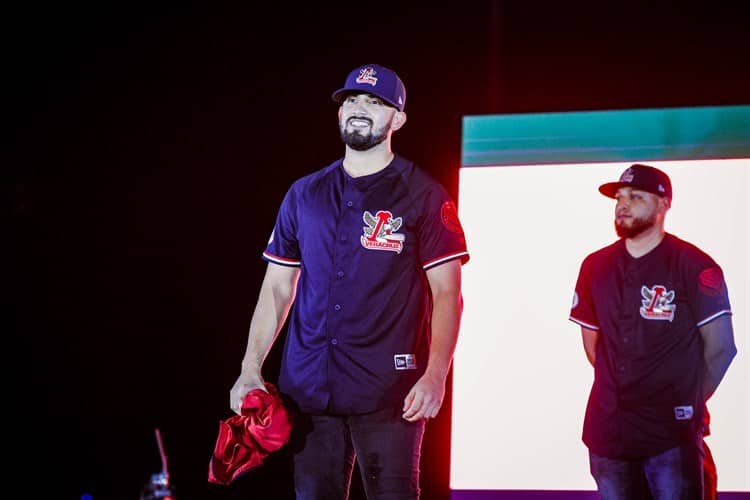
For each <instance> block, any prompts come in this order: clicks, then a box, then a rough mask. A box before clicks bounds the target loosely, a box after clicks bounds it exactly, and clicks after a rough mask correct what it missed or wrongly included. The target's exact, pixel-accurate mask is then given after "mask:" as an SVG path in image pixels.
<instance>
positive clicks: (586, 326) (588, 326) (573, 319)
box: [568, 316, 599, 330]
mask: <svg viewBox="0 0 750 500" xmlns="http://www.w3.org/2000/svg"><path fill="white" fill-rule="evenodd" d="M568 319H569V320H570V321H572V322H573V323H578V324H579V325H581V326H582V327H584V328H588V329H589V330H598V329H599V327H598V326H594V325H589V324H588V323H584V322H583V321H581V320H579V319H576V318H574V317H573V316H570V317H568Z"/></svg>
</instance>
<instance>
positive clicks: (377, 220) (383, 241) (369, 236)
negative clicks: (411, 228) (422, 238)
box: [359, 210, 406, 253]
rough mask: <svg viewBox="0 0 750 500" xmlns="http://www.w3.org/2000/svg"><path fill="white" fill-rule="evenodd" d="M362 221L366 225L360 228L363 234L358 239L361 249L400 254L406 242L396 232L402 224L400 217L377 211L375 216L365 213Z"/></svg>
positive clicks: (404, 238)
mask: <svg viewBox="0 0 750 500" xmlns="http://www.w3.org/2000/svg"><path fill="white" fill-rule="evenodd" d="M362 220H363V221H364V222H365V224H367V225H366V226H365V227H363V228H362V230H363V232H364V234H363V235H362V236H361V237H360V239H359V240H360V242H361V243H362V246H363V247H365V248H366V249H368V250H387V251H390V252H396V253H401V250H403V249H404V240H406V236H405V235H403V234H401V233H397V232H396V231H398V230H399V229H400V228H401V225H402V224H403V221H402V219H401V217H393V214H392V213H391V212H390V211H388V210H378V211H377V212H376V213H375V215H372V214H371V213H370V212H368V211H365V213H364V214H362Z"/></svg>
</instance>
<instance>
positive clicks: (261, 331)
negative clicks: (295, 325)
mask: <svg viewBox="0 0 750 500" xmlns="http://www.w3.org/2000/svg"><path fill="white" fill-rule="evenodd" d="M277 271H278V270H277ZM276 274H279V273H278V272H277V273H276ZM283 274H289V273H283ZM275 278H278V276H274V271H273V270H270V269H269V273H268V274H267V276H266V278H265V279H264V281H263V285H262V286H261V291H260V295H259V297H258V303H257V304H256V306H255V311H254V313H253V317H252V320H251V321H250V331H249V333H248V340H247V347H246V349H245V355H244V356H243V358H242V371H243V372H246V371H248V372H255V373H259V372H260V369H261V367H262V366H263V361H264V360H265V359H266V356H267V355H268V352H269V351H270V350H271V346H272V345H273V343H274V341H275V340H276V338H277V337H278V335H279V332H280V331H281V328H282V327H283V326H284V322H285V321H286V317H287V315H288V313H289V309H290V307H291V305H292V302H293V301H294V292H295V288H296V282H297V273H296V272H294V273H293V275H292V276H290V277H285V279H275Z"/></svg>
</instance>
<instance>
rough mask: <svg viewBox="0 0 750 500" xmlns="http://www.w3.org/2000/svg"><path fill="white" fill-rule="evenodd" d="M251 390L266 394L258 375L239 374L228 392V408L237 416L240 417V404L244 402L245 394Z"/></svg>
mask: <svg viewBox="0 0 750 500" xmlns="http://www.w3.org/2000/svg"><path fill="white" fill-rule="evenodd" d="M253 389H261V390H262V391H265V392H268V390H267V389H266V386H265V383H264V381H263V377H261V376H260V374H259V373H244V372H243V373H241V374H240V376H239V377H237V381H236V382H235V383H234V386H232V390H231V391H229V407H230V408H231V409H232V411H233V412H235V413H236V414H237V415H241V412H242V402H243V401H244V400H245V396H246V395H247V393H248V392H250V391H252V390H253Z"/></svg>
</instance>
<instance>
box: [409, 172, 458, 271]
mask: <svg viewBox="0 0 750 500" xmlns="http://www.w3.org/2000/svg"><path fill="white" fill-rule="evenodd" d="M418 231H419V232H418V234H419V257H420V259H421V262H422V267H423V268H424V269H425V270H428V269H430V268H433V267H435V266H438V265H440V264H443V263H445V262H448V261H450V260H454V259H461V264H465V263H466V262H467V261H468V260H469V252H468V250H467V248H466V238H465V237H464V230H463V227H462V226H461V222H460V221H459V219H458V210H457V209H456V204H455V203H454V202H453V200H452V199H451V197H450V196H449V195H448V193H447V192H446V191H445V189H443V188H442V186H439V185H438V186H435V188H434V189H433V190H432V191H431V192H430V193H429V194H428V196H427V197H426V199H425V204H424V207H423V214H422V218H421V224H420V227H419V229H418Z"/></svg>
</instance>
